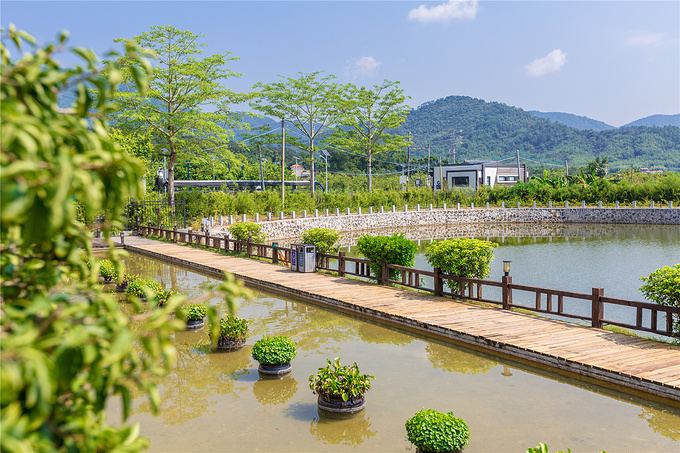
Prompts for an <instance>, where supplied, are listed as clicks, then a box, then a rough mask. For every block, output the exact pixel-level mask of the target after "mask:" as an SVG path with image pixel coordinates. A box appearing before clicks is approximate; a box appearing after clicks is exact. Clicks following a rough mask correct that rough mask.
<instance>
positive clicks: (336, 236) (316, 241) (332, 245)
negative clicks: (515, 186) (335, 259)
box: [302, 228, 340, 253]
mask: <svg viewBox="0 0 680 453" xmlns="http://www.w3.org/2000/svg"><path fill="white" fill-rule="evenodd" d="M339 240H340V233H338V232H337V231H335V230H331V229H329V228H312V229H311V230H307V231H305V232H304V233H302V242H303V243H305V244H313V245H315V246H316V251H317V253H337V252H338V249H339V248H340V247H339V245H338V241H339Z"/></svg>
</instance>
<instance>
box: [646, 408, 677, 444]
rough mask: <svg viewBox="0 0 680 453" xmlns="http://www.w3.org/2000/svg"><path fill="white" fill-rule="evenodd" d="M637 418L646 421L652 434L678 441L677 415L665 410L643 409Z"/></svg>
mask: <svg viewBox="0 0 680 453" xmlns="http://www.w3.org/2000/svg"><path fill="white" fill-rule="evenodd" d="M638 417H640V418H641V419H642V420H646V421H647V423H649V427H650V428H652V429H653V430H654V432H656V433H659V434H661V435H662V436H664V437H667V438H669V439H672V440H677V441H680V423H678V417H677V415H674V414H672V413H670V412H669V411H667V410H659V409H654V408H651V407H643V408H642V409H641V410H640V414H639V415H638Z"/></svg>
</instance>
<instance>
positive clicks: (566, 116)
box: [527, 110, 648, 131]
mask: <svg viewBox="0 0 680 453" xmlns="http://www.w3.org/2000/svg"><path fill="white" fill-rule="evenodd" d="M527 113H531V114H532V115H534V116H537V117H539V118H545V119H548V120H550V121H552V122H553V123H560V124H564V125H565V126H569V127H573V128H575V129H580V130H588V129H591V130H594V131H605V130H607V129H616V128H615V127H614V126H612V125H610V124H607V123H604V122H602V121H597V120H594V119H592V118H588V117H587V116H578V115H574V114H573V113H562V112H539V111H537V110H529V111H528V112H527ZM640 126H648V125H643V124H640Z"/></svg>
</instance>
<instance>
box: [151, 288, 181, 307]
mask: <svg viewBox="0 0 680 453" xmlns="http://www.w3.org/2000/svg"><path fill="white" fill-rule="evenodd" d="M178 295H179V293H178V292H177V291H175V290H174V289H171V288H169V289H161V290H160V291H158V292H157V293H156V300H157V301H158V306H159V307H164V306H165V305H166V304H167V303H168V301H169V300H170V298H171V297H175V296H178Z"/></svg>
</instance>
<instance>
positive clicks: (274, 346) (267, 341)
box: [253, 337, 297, 365]
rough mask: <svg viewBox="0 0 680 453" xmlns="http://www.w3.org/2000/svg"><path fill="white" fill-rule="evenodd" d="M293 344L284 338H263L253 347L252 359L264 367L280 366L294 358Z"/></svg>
mask: <svg viewBox="0 0 680 453" xmlns="http://www.w3.org/2000/svg"><path fill="white" fill-rule="evenodd" d="M296 355H297V350H296V348H295V342H294V341H293V340H291V339H289V338H286V337H264V338H262V339H261V340H258V341H257V342H255V345H254V346H253V359H255V360H257V361H258V362H259V363H262V364H265V365H281V364H284V363H288V362H290V361H291V360H293V359H294V358H295V356H296Z"/></svg>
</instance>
